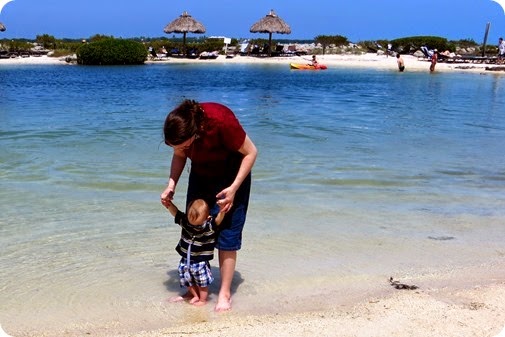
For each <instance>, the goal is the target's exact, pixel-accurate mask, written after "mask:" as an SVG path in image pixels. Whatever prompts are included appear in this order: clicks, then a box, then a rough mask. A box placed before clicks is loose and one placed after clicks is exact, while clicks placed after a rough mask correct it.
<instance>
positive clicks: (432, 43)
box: [391, 36, 456, 53]
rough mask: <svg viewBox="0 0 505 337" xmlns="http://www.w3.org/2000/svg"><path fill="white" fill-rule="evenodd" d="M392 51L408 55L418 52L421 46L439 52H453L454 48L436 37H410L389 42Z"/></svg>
mask: <svg viewBox="0 0 505 337" xmlns="http://www.w3.org/2000/svg"><path fill="white" fill-rule="evenodd" d="M391 44H392V45H393V50H395V51H398V52H401V53H409V52H413V51H416V50H418V49H419V48H421V47H422V46H426V47H428V49H438V50H439V51H445V50H449V51H452V52H453V51H455V50H456V46H455V45H454V44H453V43H450V42H449V41H447V39H445V38H443V37H438V36H412V37H404V38H401V39H396V40H391Z"/></svg>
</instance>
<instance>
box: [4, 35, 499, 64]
mask: <svg viewBox="0 0 505 337" xmlns="http://www.w3.org/2000/svg"><path fill="white" fill-rule="evenodd" d="M104 41H106V42H104ZM239 43H240V41H239V40H238V39H235V38H232V39H231V43H230V45H229V46H230V47H237V46H238V45H239ZM249 43H251V44H255V45H259V46H261V45H265V44H266V43H268V40H267V39H264V38H257V39H249ZM272 43H273V45H272V50H275V45H276V44H284V45H285V44H295V43H303V44H309V43H314V44H315V45H317V46H318V47H317V48H315V49H314V50H313V51H312V53H316V54H325V53H327V52H328V50H329V52H330V53H339V52H347V51H348V50H349V48H351V49H352V48H354V49H357V50H358V52H363V51H364V52H376V51H378V50H379V49H383V48H386V47H389V48H388V49H389V50H391V51H395V52H398V53H402V54H409V53H414V52H415V51H417V50H419V49H420V48H421V47H422V46H427V47H428V48H429V49H438V50H439V51H445V50H448V51H450V52H455V51H456V50H457V48H469V47H472V48H474V49H475V50H478V49H479V45H478V44H477V43H476V42H475V41H473V40H471V39H463V40H458V41H449V40H447V39H445V38H442V37H436V36H413V37H404V38H398V39H393V40H375V41H360V42H357V43H352V42H350V41H349V40H348V38H347V37H345V36H342V35H318V36H316V37H315V38H314V39H313V40H287V39H278V40H273V41H272ZM34 44H36V45H37V46H38V48H43V49H45V50H48V51H51V55H52V56H55V57H59V56H66V55H73V54H75V55H77V60H78V63H81V64H138V63H143V62H144V61H145V59H146V58H147V55H148V52H147V51H148V50H154V51H159V50H166V51H167V52H168V53H170V51H172V50H176V51H177V52H178V53H185V52H186V51H187V50H192V51H194V52H197V53H202V52H212V51H221V52H223V47H224V42H223V39H221V38H208V37H205V36H203V37H189V38H187V40H186V45H185V46H183V41H182V37H176V36H173V37H171V38H167V37H158V38H147V37H138V38H129V39H122V38H115V37H113V36H106V35H100V34H97V35H94V36H92V37H90V38H89V39H87V40H81V39H57V38H55V37H54V36H51V35H48V34H43V35H37V37H36V38H35V40H29V39H1V40H0V51H8V52H18V53H19V52H28V51H30V50H33V48H34ZM183 49H184V50H183ZM479 52H480V51H479ZM486 52H489V53H494V52H496V46H494V45H490V46H488V47H487V50H486Z"/></svg>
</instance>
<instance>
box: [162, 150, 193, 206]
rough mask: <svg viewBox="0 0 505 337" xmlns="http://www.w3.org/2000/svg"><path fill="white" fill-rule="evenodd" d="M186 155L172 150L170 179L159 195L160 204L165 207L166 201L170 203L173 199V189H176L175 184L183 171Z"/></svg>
mask: <svg viewBox="0 0 505 337" xmlns="http://www.w3.org/2000/svg"><path fill="white" fill-rule="evenodd" d="M186 159H187V157H186V155H185V154H184V151H178V150H176V149H174V154H173V156H172V164H171V166H170V177H169V178H168V185H167V187H166V188H165V190H164V191H163V192H162V193H161V203H162V204H163V205H164V206H165V207H167V206H168V203H167V201H171V200H173V198H174V194H175V188H176V187H177V182H178V181H179V178H180V176H181V174H182V171H183V170H184V166H185V165H186Z"/></svg>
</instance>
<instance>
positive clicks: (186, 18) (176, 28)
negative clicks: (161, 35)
mask: <svg viewBox="0 0 505 337" xmlns="http://www.w3.org/2000/svg"><path fill="white" fill-rule="evenodd" d="M163 31H164V32H165V33H167V34H170V33H182V34H184V35H183V39H182V45H183V47H184V54H186V34H187V33H198V34H203V33H205V27H204V26H203V25H202V24H201V23H200V22H198V21H196V20H195V19H193V18H192V17H191V15H189V14H188V13H187V12H186V11H185V12H184V13H182V15H181V16H179V17H178V18H177V19H175V20H174V21H172V22H170V23H169V24H168V25H166V27H165V29H163Z"/></svg>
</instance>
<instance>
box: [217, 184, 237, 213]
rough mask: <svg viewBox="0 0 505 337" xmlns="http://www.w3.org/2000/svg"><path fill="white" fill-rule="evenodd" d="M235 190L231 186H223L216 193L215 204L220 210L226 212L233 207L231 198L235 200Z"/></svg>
mask: <svg viewBox="0 0 505 337" xmlns="http://www.w3.org/2000/svg"><path fill="white" fill-rule="evenodd" d="M236 192H237V191H235V190H234V189H233V188H232V187H231V186H230V187H227V188H225V189H224V190H222V191H221V192H219V193H218V194H217V195H216V198H217V202H216V203H217V204H218V205H219V208H220V209H221V212H225V213H226V212H228V211H229V210H230V209H231V208H232V207H233V200H235V193H236Z"/></svg>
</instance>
